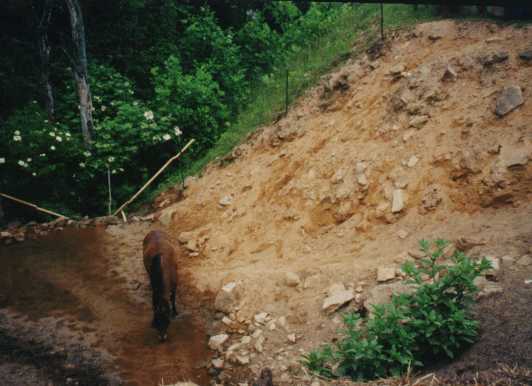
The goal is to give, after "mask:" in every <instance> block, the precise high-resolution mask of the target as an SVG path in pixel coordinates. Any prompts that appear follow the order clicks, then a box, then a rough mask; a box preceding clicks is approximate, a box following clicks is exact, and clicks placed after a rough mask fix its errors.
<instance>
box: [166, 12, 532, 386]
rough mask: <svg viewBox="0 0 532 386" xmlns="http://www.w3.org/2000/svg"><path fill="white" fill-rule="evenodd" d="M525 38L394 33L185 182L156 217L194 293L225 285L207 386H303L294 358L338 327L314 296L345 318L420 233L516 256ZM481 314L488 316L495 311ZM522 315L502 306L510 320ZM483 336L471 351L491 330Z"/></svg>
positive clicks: (528, 148) (524, 159) (517, 286)
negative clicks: (271, 380)
mask: <svg viewBox="0 0 532 386" xmlns="http://www.w3.org/2000/svg"><path fill="white" fill-rule="evenodd" d="M531 41H532V29H531V28H530V27H523V28H517V27H508V26H506V27H502V26H497V25H494V24H491V23H483V22H475V23H473V22H465V23H455V22H452V21H442V22H437V23H428V24H423V25H419V26H418V27H417V28H415V29H414V30H412V31H409V32H404V33H399V34H397V35H396V36H394V37H393V38H392V39H390V40H389V41H388V42H387V43H386V44H385V45H384V46H383V47H380V48H377V49H374V50H372V52H371V55H369V56H364V57H363V58H360V59H357V60H351V61H349V62H348V63H347V64H346V65H344V66H343V67H342V68H340V69H338V70H337V71H336V72H334V73H332V74H331V75H330V76H329V77H327V78H325V79H324V80H323V82H322V84H321V85H320V86H318V87H316V88H315V89H313V90H311V91H310V92H309V93H308V94H307V95H306V96H305V97H303V98H301V100H300V101H299V102H298V103H297V105H296V106H295V107H294V108H293V109H291V110H290V112H289V114H288V116H287V117H286V118H284V119H282V120H281V121H279V122H278V123H276V124H274V125H272V126H266V127H263V128H260V129H259V130H258V131H257V132H256V133H254V134H253V135H252V136H250V138H249V139H248V140H247V141H246V142H245V143H243V144H242V145H241V146H239V147H238V148H237V149H235V151H234V152H233V155H232V157H231V158H232V159H233V161H232V162H230V163H229V164H228V163H227V162H224V163H222V164H223V165H222V164H221V165H219V166H218V165H216V164H213V165H211V166H210V167H209V168H208V169H207V170H206V172H205V173H204V175H203V176H202V177H201V178H199V179H188V181H187V188H186V190H185V191H184V199H182V200H181V201H180V202H178V203H176V204H173V205H170V206H169V207H167V208H165V209H164V210H162V211H161V212H160V213H159V214H158V219H159V221H161V222H162V223H163V224H164V225H166V226H167V227H168V228H169V229H170V230H171V232H172V234H173V235H174V236H175V237H177V238H178V239H179V240H180V241H181V243H182V244H183V245H184V246H185V248H186V249H187V250H188V252H189V256H190V259H189V261H188V262H187V269H188V271H189V272H190V275H191V276H192V278H193V280H194V282H195V284H196V285H197V287H198V288H199V289H200V290H208V291H211V292H213V293H219V294H220V293H221V292H224V291H223V290H222V291H221V289H222V287H223V286H225V285H228V284H229V285H228V286H227V287H225V292H227V293H226V294H221V295H219V297H220V299H218V300H219V302H218V304H217V308H218V309H219V310H220V311H221V312H220V314H219V318H220V320H219V321H218V322H215V323H214V324H213V327H212V329H211V331H210V332H211V333H212V334H227V335H228V336H229V338H228V339H227V341H226V342H225V343H223V344H222V345H221V347H220V350H221V351H220V354H219V355H217V357H218V359H219V361H218V362H216V363H217V365H218V366H219V367H222V364H221V363H222V360H223V361H224V365H223V366H224V370H223V371H222V379H223V378H224V374H226V375H227V374H235V373H238V371H236V370H235V369H238V368H242V367H245V368H249V369H251V371H252V372H254V373H257V372H258V371H259V370H260V368H262V367H263V366H270V367H272V369H273V370H274V376H275V377H276V379H278V380H281V384H305V383H306V382H310V379H311V377H309V376H308V375H306V374H305V372H304V370H303V369H301V366H300V365H299V363H298V360H299V357H300V354H301V353H302V352H306V351H308V350H310V349H311V348H312V347H316V346H317V345H319V344H320V343H321V342H323V341H330V339H331V338H332V337H333V336H334V334H335V331H336V330H337V328H338V327H339V324H338V322H339V318H338V316H337V314H334V313H333V314H332V315H330V314H327V313H325V312H323V311H322V305H323V302H324V299H325V297H326V296H327V295H326V293H327V290H328V289H329V288H330V286H331V285H333V284H335V283H337V284H339V283H341V285H343V286H344V289H345V290H346V291H348V292H349V291H351V292H353V291H354V292H353V295H355V293H356V294H357V295H358V296H355V299H354V300H353V301H352V302H351V303H350V304H349V305H348V306H347V308H348V309H349V308H357V307H359V304H361V303H362V302H363V301H364V298H365V297H367V295H368V289H369V288H371V287H373V286H374V285H375V281H376V271H377V269H378V268H382V267H391V268H397V267H398V266H399V264H400V263H402V262H403V261H405V260H406V259H409V258H411V257H410V256H409V254H408V252H409V251H413V250H415V249H416V247H417V243H418V241H419V240H420V239H422V238H427V239H434V238H446V239H449V240H453V241H454V240H457V239H459V238H462V237H465V238H469V239H474V240H480V241H482V243H481V245H478V246H474V247H473V248H472V249H471V250H470V251H469V253H470V254H472V255H473V256H480V255H484V254H488V255H491V256H494V257H496V258H501V257H502V256H504V255H509V256H511V257H513V258H514V259H515V260H517V259H519V258H520V257H521V256H523V255H525V254H527V253H529V252H530V245H531V239H532V238H531V237H530V235H531V234H532V221H531V220H530V219H531V218H532V217H531V215H532V204H531V197H532V162H530V160H531V158H532V126H531V122H532V63H531V62H530V51H529V50H531V49H532V46H531V43H530V42H531ZM527 52H528V53H527ZM504 269H508V270H512V268H510V267H508V266H507V267H505V268H504ZM519 270H522V272H521V274H522V276H523V277H521V276H519V278H518V279H515V280H514V279H508V280H509V281H508V282H506V281H504V280H503V281H501V282H500V283H499V284H500V285H502V288H503V289H502V291H503V294H504V293H507V292H511V291H514V290H515V291H516V293H520V291H524V292H523V293H522V296H525V297H527V296H528V297H529V299H532V296H531V295H532V293H531V288H530V285H529V284H525V283H524V281H523V280H525V279H524V278H525V277H528V276H532V266H531V265H523V266H519ZM509 277H513V276H512V275H511V274H510V276H509ZM397 279H398V278H396V279H392V281H393V280H397ZM233 287H234V288H235V289H234V290H233ZM336 289H338V287H336ZM357 290H358V291H357ZM229 292H230V293H231V294H232V295H231V294H228V293H229ZM490 296H494V297H496V298H497V297H501V296H505V295H500V294H492V295H490ZM227 297H228V298H229V299H226V298H227ZM357 300H358V303H357ZM510 303H511V302H510ZM486 304H488V303H486ZM490 304H492V303H490ZM528 304H530V302H529V303H528ZM481 307H488V308H489V306H485V305H483V306H481ZM493 307H494V309H493V310H492V311H491V316H492V318H493V319H499V318H501V317H503V316H502V315H503V314H502V313H500V312H503V311H502V310H501V309H500V308H501V307H504V306H503V304H502V303H497V302H494V303H493ZM529 307H530V306H524V308H523V309H521V308H519V307H518V306H517V305H516V306H515V308H513V310H514V311H515V312H516V315H514V316H515V317H516V318H517V319H516V320H519V318H521V317H523V316H522V315H524V314H526V312H529V311H530V309H529ZM519 310H520V311H519ZM264 313H266V314H267V316H265V319H264ZM517 314H519V315H521V316H518V315H517ZM224 317H225V318H224ZM256 317H258V318H259V320H258V321H257V319H256ZM486 318H488V319H489V317H488V316H486ZM510 318H511V317H510ZM521 320H522V321H524V319H521ZM501 323H502V322H501ZM502 324H504V323H502ZM483 325H484V326H485V328H486V329H487V330H486V332H485V334H486V335H483V338H482V339H481V341H480V343H479V345H480V347H484V346H482V344H483V342H487V341H485V339H487V337H488V336H490V334H493V331H495V330H497V329H496V328H495V327H494V326H495V325H498V326H499V327H498V328H500V326H501V325H500V324H497V323H489V321H488V320H487V319H485V320H483ZM519 325H520V328H521V330H520V331H521V332H520V333H519V334H521V335H519V336H521V338H523V339H524V341H526V342H529V341H528V340H526V339H525V338H526V337H527V336H530V328H529V327H528V326H526V325H522V323H519ZM488 326H491V327H488ZM516 328H517V326H516ZM492 329H494V330H493V331H492ZM500 331H506V330H504V328H503V329H501V330H500ZM527 334H528V335H527ZM493 336H497V334H495V335H493ZM499 336H500V334H499ZM483 339H484V340H483ZM497 339H498V338H497ZM517 340H520V339H517ZM517 340H516V341H517ZM257 342H259V343H257ZM235 344H237V345H236V346H234V345H235ZM230 346H232V347H230ZM523 350H524V349H523ZM523 350H517V351H518V352H519V353H520V354H519V355H521V356H519V355H518V356H516V357H512V358H510V357H502V356H501V357H497V356H496V355H495V356H490V355H491V354H486V357H487V358H489V359H488V360H485V361H480V362H478V363H476V362H475V361H473V362H472V367H471V368H469V367H467V371H469V372H474V371H476V370H473V369H474V368H479V367H481V368H482V369H485V368H486V366H487V365H488V364H491V365H492V366H493V367H494V366H495V365H496V363H497V362H499V359H500V360H501V361H502V362H506V359H508V362H510V363H507V364H508V365H515V364H518V365H521V366H531V365H532V363H531V362H530V358H526V355H528V354H529V351H527V350H524V351H523ZM226 365H227V366H226ZM477 365H478V366H477ZM228 367H229V368H228ZM467 371H466V372H467ZM227 377H229V375H227Z"/></svg>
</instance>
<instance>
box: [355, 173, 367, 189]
mask: <svg viewBox="0 0 532 386" xmlns="http://www.w3.org/2000/svg"><path fill="white" fill-rule="evenodd" d="M357 182H358V184H359V185H362V186H367V185H368V179H367V178H366V175H365V174H359V175H358V176H357Z"/></svg>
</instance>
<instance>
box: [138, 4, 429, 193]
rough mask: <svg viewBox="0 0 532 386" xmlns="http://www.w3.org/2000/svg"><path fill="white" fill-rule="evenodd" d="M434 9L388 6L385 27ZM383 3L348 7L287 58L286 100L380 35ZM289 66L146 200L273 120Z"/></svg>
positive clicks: (420, 18) (264, 84)
mask: <svg viewBox="0 0 532 386" xmlns="http://www.w3.org/2000/svg"><path fill="white" fill-rule="evenodd" d="M433 15H434V12H432V8H431V7H429V6H420V7H419V8H418V10H417V11H415V10H414V8H413V6H409V5H385V6H384V25H385V29H389V28H397V27H403V26H408V25H413V24H415V23H418V22H421V21H426V20H430V19H434V16H433ZM379 23H380V6H379V5H375V4H371V5H369V4H368V5H357V6H351V7H345V8H344V9H343V11H342V12H341V13H340V14H339V16H338V18H337V20H336V23H335V24H334V27H333V28H331V29H330V30H329V31H327V33H326V34H324V35H323V36H321V37H320V38H319V39H318V40H317V41H314V42H309V44H308V46H307V47H304V48H302V49H300V50H299V51H297V52H295V53H292V54H291V55H289V56H287V57H286V63H288V66H287V67H288V78H289V85H288V100H289V102H293V101H294V100H296V99H297V97H299V96H300V95H302V94H303V93H304V92H305V90H307V89H308V88H309V87H311V86H313V85H315V84H316V83H317V81H318V79H319V78H320V76H322V75H323V74H325V73H327V72H328V71H330V70H331V68H332V67H334V66H335V65H338V64H339V63H340V62H341V61H345V60H346V59H347V58H348V57H350V56H352V55H356V52H352V49H353V45H354V43H355V42H356V41H357V39H358V38H363V39H364V41H363V42H361V43H362V44H361V45H360V46H362V47H366V46H368V45H369V44H371V42H373V41H374V40H375V39H377V38H378V37H379V36H378V33H379V28H380V27H379ZM286 70H287V69H286V67H285V66H282V67H279V68H277V69H275V70H274V71H273V73H272V74H270V76H268V77H267V78H264V79H262V81H261V82H259V84H257V85H255V86H254V87H253V89H254V90H256V93H255V94H254V95H253V97H252V98H251V102H250V103H249V104H248V105H247V106H246V107H245V108H244V109H243V111H242V112H241V113H240V114H239V115H238V116H237V119H236V121H235V122H234V123H232V124H231V126H230V127H229V128H228V129H227V131H225V132H224V133H223V134H222V136H221V137H220V138H219V140H218V141H217V143H216V144H215V145H214V146H213V147H212V148H211V149H210V150H209V151H208V152H207V153H206V154H205V155H204V156H203V157H201V158H199V159H196V160H187V161H184V162H182V164H185V165H186V166H184V167H182V168H181V171H180V172H174V173H173V174H171V175H170V176H168V177H167V178H166V179H165V180H164V181H163V182H162V183H161V184H159V186H158V187H157V188H156V189H155V190H152V191H151V192H150V194H149V197H148V200H150V199H152V198H154V197H155V195H157V194H159V193H160V192H161V191H164V190H165V189H167V188H168V187H170V186H172V185H175V184H176V183H178V182H179V181H181V175H185V176H190V175H197V174H199V173H200V172H201V171H202V170H203V168H204V167H205V166H206V165H207V164H208V163H209V162H211V161H213V160H215V159H217V158H220V157H223V156H225V155H226V154H228V153H230V152H231V151H232V149H233V148H234V147H235V146H238V145H239V144H240V143H241V142H242V141H243V140H244V139H245V137H246V136H247V135H248V134H249V133H250V132H252V131H254V130H255V129H256V128H257V127H259V126H261V125H264V124H267V123H270V122H272V121H274V120H275V118H276V117H278V116H279V114H281V113H282V112H283V111H284V110H285V81H286Z"/></svg>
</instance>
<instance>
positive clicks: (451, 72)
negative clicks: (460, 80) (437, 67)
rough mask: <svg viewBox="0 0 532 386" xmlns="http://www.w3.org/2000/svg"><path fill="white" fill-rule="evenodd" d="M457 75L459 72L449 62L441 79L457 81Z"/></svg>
mask: <svg viewBox="0 0 532 386" xmlns="http://www.w3.org/2000/svg"><path fill="white" fill-rule="evenodd" d="M457 77H458V73H457V72H456V70H455V69H454V68H453V67H452V66H451V65H450V64H448V65H447V67H446V68H445V72H444V73H443V76H442V77H441V80H442V81H444V82H452V81H455V80H456V78H457Z"/></svg>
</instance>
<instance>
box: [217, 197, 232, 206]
mask: <svg viewBox="0 0 532 386" xmlns="http://www.w3.org/2000/svg"><path fill="white" fill-rule="evenodd" d="M232 203H233V197H231V196H224V197H222V198H221V199H220V201H218V204H220V206H229V205H231V204H232Z"/></svg>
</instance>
